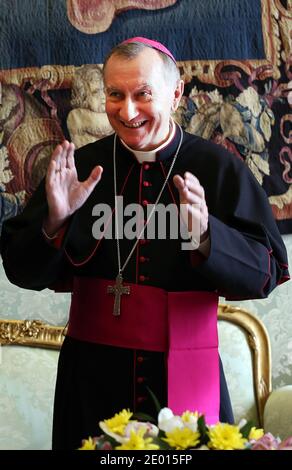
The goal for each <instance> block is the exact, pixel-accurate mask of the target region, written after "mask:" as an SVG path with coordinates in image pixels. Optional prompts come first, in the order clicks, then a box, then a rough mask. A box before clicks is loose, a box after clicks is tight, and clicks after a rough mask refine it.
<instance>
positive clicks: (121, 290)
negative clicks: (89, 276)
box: [107, 273, 131, 317]
mask: <svg viewBox="0 0 292 470" xmlns="http://www.w3.org/2000/svg"><path fill="white" fill-rule="evenodd" d="M130 292H131V288H130V286H123V276H122V275H121V273H119V274H118V275H117V277H116V283H115V285H114V286H108V287H107V293H108V294H114V296H115V301H114V309H113V315H114V316H116V317H118V316H119V315H120V314H121V296H122V295H123V294H127V295H129V294H130Z"/></svg>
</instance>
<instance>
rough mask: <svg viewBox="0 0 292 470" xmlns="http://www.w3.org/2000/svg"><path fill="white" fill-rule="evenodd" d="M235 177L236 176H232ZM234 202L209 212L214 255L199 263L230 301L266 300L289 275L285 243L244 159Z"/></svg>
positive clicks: (223, 202) (238, 171) (237, 174)
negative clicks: (264, 298)
mask: <svg viewBox="0 0 292 470" xmlns="http://www.w3.org/2000/svg"><path fill="white" fill-rule="evenodd" d="M229 176H230V175H229ZM233 178H235V182H236V184H234V180H233V182H232V187H233V188H234V187H236V191H234V190H233V192H232V193H230V195H229V196H230V197H229V201H232V207H231V203H230V202H229V201H228V200H227V198H226V184H227V183H226V182H225V189H224V192H225V197H224V198H223V199H222V200H220V192H218V193H217V198H219V200H218V206H220V211H219V210H218V211H217V210H216V209H215V208H213V209H211V211H212V212H213V213H212V212H211V211H210V216H209V230H210V242H211V244H210V254H209V257H208V258H207V259H205V260H204V261H203V262H201V263H199V264H197V266H195V267H194V269H195V270H196V272H197V273H198V272H199V273H201V274H202V275H203V276H205V277H206V278H207V279H208V280H209V281H210V283H211V285H213V286H215V288H216V290H217V291H218V293H219V295H222V296H224V297H225V298H226V299H229V300H244V299H254V298H263V297H267V295H268V294H269V293H270V292H271V291H272V290H273V289H274V288H275V287H276V286H277V285H278V284H280V283H282V282H285V281H286V280H288V279H289V273H288V262H287V254H286V249H285V245H284V243H283V240H282V238H281V235H280V233H279V231H278V228H277V225H276V222H275V220H274V217H273V214H272V211H271V208H270V205H269V201H268V198H267V196H266V194H265V192H264V191H263V189H262V188H261V187H260V185H259V184H258V182H257V181H256V179H255V178H254V176H253V175H252V173H251V172H250V170H249V169H248V168H247V167H246V166H245V165H244V164H241V162H239V164H238V165H236V171H235V172H234V175H233Z"/></svg>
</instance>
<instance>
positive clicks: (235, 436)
mask: <svg viewBox="0 0 292 470" xmlns="http://www.w3.org/2000/svg"><path fill="white" fill-rule="evenodd" d="M132 417H133V413H132V412H130V411H129V410H122V411H121V412H120V413H116V414H115V415H114V416H113V417H112V418H110V419H106V420H104V421H101V422H100V423H99V426H100V428H101V430H102V431H103V433H104V434H102V435H101V436H99V437H94V438H92V437H89V438H88V439H84V440H83V441H82V447H80V449H79V450H113V449H114V450H128V451H129V450H145V451H146V450H159V449H160V450H167V449H169V450H187V449H196V450H292V436H291V437H289V438H287V439H286V440H285V441H283V442H281V440H280V439H279V438H275V437H274V436H273V435H272V434H270V433H267V434H264V431H263V429H257V428H255V427H254V426H252V424H251V423H247V422H246V421H243V422H241V423H240V424H239V425H231V424H227V423H220V422H219V423H217V424H215V425H212V426H211V425H207V424H206V421H205V417H204V415H202V414H199V413H198V412H190V411H186V412H184V413H183V414H182V415H181V416H178V415H174V414H173V412H172V410H171V409H169V408H162V409H161V410H160V412H159V414H158V423H157V425H154V424H152V423H151V422H143V421H138V420H135V419H131V418H132Z"/></svg>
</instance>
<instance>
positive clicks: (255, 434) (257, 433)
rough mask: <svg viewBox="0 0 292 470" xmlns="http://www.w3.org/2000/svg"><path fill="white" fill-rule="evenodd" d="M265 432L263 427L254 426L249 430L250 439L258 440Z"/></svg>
mask: <svg viewBox="0 0 292 470" xmlns="http://www.w3.org/2000/svg"><path fill="white" fill-rule="evenodd" d="M264 434H265V433H264V430H263V429H262V428H258V429H257V428H255V427H254V426H253V427H252V428H251V430H250V431H249V435H248V440H249V441H257V440H258V439H260V438H261V437H263V435H264Z"/></svg>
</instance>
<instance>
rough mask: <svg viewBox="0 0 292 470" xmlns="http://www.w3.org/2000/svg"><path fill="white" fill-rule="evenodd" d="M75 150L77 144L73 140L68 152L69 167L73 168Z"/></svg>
mask: <svg viewBox="0 0 292 470" xmlns="http://www.w3.org/2000/svg"><path fill="white" fill-rule="evenodd" d="M74 151H75V145H74V144H73V143H72V142H71V143H70V145H69V148H68V152H67V168H70V169H71V170H72V169H73V168H75V161H74Z"/></svg>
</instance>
